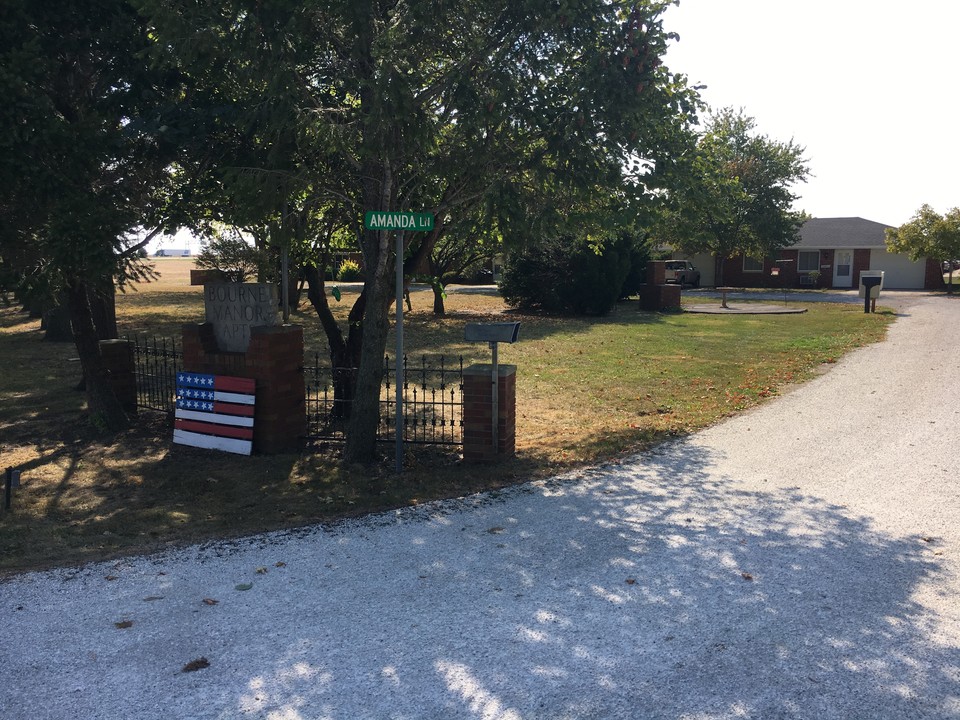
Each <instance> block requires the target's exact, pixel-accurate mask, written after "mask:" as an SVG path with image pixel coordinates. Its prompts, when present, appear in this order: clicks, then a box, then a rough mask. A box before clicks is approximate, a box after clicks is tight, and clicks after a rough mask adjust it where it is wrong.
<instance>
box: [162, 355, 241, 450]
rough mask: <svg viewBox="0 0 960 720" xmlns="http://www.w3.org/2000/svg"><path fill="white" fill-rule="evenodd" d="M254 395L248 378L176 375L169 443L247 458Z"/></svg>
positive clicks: (192, 374) (181, 373)
mask: <svg viewBox="0 0 960 720" xmlns="http://www.w3.org/2000/svg"><path fill="white" fill-rule="evenodd" d="M255 394H256V380H254V379H252V378H238V377H229V376H227V375H207V374H204V373H192V372H186V371H183V372H179V373H177V410H176V415H175V421H174V428H173V441H174V442H175V443H178V444H180V445H190V446H192V447H199V448H209V449H212V450H224V451H226V452H232V453H237V454H240V455H249V454H250V452H251V450H252V449H253V410H254V397H255Z"/></svg>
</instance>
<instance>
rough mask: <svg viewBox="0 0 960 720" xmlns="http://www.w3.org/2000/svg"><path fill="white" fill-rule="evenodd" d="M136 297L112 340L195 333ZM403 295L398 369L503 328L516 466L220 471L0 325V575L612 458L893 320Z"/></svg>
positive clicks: (178, 296) (23, 327) (153, 419)
mask: <svg viewBox="0 0 960 720" xmlns="http://www.w3.org/2000/svg"><path fill="white" fill-rule="evenodd" d="M169 268H170V266H169V265H168V266H167V268H164V267H162V266H161V270H162V271H164V270H167V272H171V270H170V269H169ZM173 276H174V275H173V274H172V272H171V274H167V275H166V277H167V278H171V277H173ZM183 282H184V283H185V282H188V280H186V279H184V281H183ZM141 290H142V291H141V292H137V293H130V294H128V295H124V296H121V297H120V298H118V303H117V308H118V317H119V322H120V326H121V333H125V332H137V333H144V332H146V333H150V334H161V335H168V336H171V335H174V334H176V333H177V332H178V331H179V328H180V326H181V325H182V323H184V322H192V321H199V320H201V319H202V317H203V300H202V295H201V293H200V292H199V289H190V288H189V287H184V288H178V287H174V286H171V285H165V284H163V283H157V284H154V285H151V286H147V287H144V288H141ZM343 292H344V295H345V296H348V297H347V300H348V302H344V303H339V304H337V308H339V309H338V312H340V313H342V317H341V321H346V315H347V313H348V311H349V306H350V305H351V304H352V303H351V302H349V300H350V297H349V296H350V294H351V293H355V292H356V291H355V290H349V289H344V290H343ZM411 295H412V303H413V311H412V312H410V313H407V314H406V315H405V317H406V330H405V335H406V350H407V353H408V354H409V355H410V356H412V357H418V356H419V355H421V354H424V353H426V354H429V355H431V356H434V355H444V356H446V357H448V358H450V357H456V356H458V355H463V356H464V365H465V366H466V365H469V364H471V363H474V362H481V363H482V362H489V350H488V348H486V347H485V346H481V345H477V344H468V343H466V342H465V341H464V339H463V328H464V324H465V323H467V322H476V321H491V320H502V319H504V318H505V317H509V318H510V319H517V320H520V322H521V331H520V338H521V340H520V342H518V343H516V344H515V345H509V346H501V348H500V362H501V363H505V364H507V363H509V364H514V365H516V366H517V367H518V371H517V373H518V381H517V457H516V458H514V459H512V460H508V461H504V462H499V463H495V464H485V465H475V466H472V465H466V464H464V463H462V462H461V461H460V459H459V457H458V456H457V455H456V453H454V452H451V451H449V450H441V449H435V448H429V447H413V448H410V449H409V450H408V452H407V456H406V471H405V472H404V473H403V474H401V475H397V474H395V473H394V472H393V471H392V462H385V463H383V464H382V465H381V466H374V467H369V468H367V467H364V468H354V467H343V466H341V465H340V463H339V461H338V459H337V453H336V449H335V448H333V449H329V448H328V449H326V450H323V449H320V450H318V451H312V452H303V453H301V454H291V455H278V456H263V455H254V456H252V457H244V456H232V455H229V454H225V453H218V452H213V451H204V450H199V449H195V448H189V447H184V446H174V445H173V444H172V442H171V436H172V430H171V428H170V425H169V423H168V421H167V419H166V418H165V417H164V416H163V415H158V414H151V413H148V412H141V413H140V415H139V417H138V418H137V420H136V422H135V423H134V426H133V427H132V428H131V429H130V430H129V431H127V432H126V433H124V434H121V435H119V436H117V437H114V438H110V439H107V440H105V439H103V437H102V436H99V435H98V433H97V432H95V430H94V429H93V428H91V420H90V418H89V417H87V416H86V415H85V408H84V406H83V394H82V393H78V392H76V391H75V390H74V389H73V388H74V387H75V386H76V384H77V380H78V373H79V367H78V364H77V363H76V362H74V361H73V358H74V357H75V355H76V353H75V350H74V349H73V348H72V346H70V345H69V344H64V343H47V342H43V340H42V339H41V338H42V335H43V333H42V331H41V330H40V329H39V321H37V320H30V319H29V318H28V317H27V316H26V315H25V314H23V313H21V312H19V311H18V310H17V309H16V308H6V309H0V349H2V352H3V356H4V358H5V359H6V360H7V363H6V367H7V372H5V374H4V377H3V379H2V380H0V437H2V446H0V452H2V454H3V462H4V465H5V466H11V467H18V468H20V469H21V470H22V478H21V482H22V485H21V487H20V488H19V489H18V490H16V491H15V496H14V502H13V509H12V511H11V512H9V513H7V514H0V573H3V572H11V571H16V570H20V569H24V568H33V567H43V566H50V565H54V564H72V563H79V562H84V561H87V560H92V559H103V558H108V557H112V556H116V555H119V554H123V553H130V552H149V551H154V550H160V549H164V548H167V547H170V546H171V545H176V544H181V543H187V542H195V541H202V540H206V539H210V538H217V537H232V536H236V535H243V534H249V533H253V532H259V531H265V530H271V529H277V528H283V527H294V526H300V525H306V524H309V523H315V522H318V521H323V520H330V519H335V518H341V517H345V516H350V515H355V514H359V513H367V512H373V511H378V510H385V509H389V508H396V507H400V506H404V505H410V504H417V503H421V502H426V501H429V500H431V499H435V498H441V497H455V496H460V495H465V494H469V493H473V492H478V491H481V490H489V489H494V488H498V487H503V486H506V485H510V484H513V483H516V482H520V481H524V480H528V479H532V478H536V477H542V476H547V475H550V474H553V473H557V472H561V471H563V470H565V469H567V468H570V467H572V466H576V465H581V464H584V463H593V462H597V461H602V460H608V459H612V458H616V457H619V456H621V455H622V454H623V453H631V452H636V451H639V450H642V449H644V448H648V447H650V446H651V445H654V444H656V443H658V442H662V441H663V440H665V439H667V438H670V437H674V436H677V435H682V434H684V433H689V432H693V431H695V430H697V429H699V428H702V427H705V426H707V425H710V424H711V423H714V422H717V421H718V420H720V419H722V418H723V417H725V416H728V415H730V414H732V413H735V412H739V411H741V410H743V409H744V408H747V407H750V406H752V405H755V404H756V403H759V402H763V401H764V400H766V399H768V398H770V397H772V396H775V395H777V394H779V393H781V392H783V391H784V389H785V388H788V387H790V386H791V385H793V384H795V383H798V382H802V381H803V380H805V379H807V378H809V377H811V376H812V375H813V374H815V373H817V372H819V371H820V369H821V368H822V367H823V366H824V364H829V363H832V362H834V361H836V360H837V359H838V358H839V357H841V356H842V355H843V354H844V353H846V352H848V351H849V350H851V349H852V348H855V347H858V346H860V345H863V344H866V343H869V342H874V341H876V340H879V339H881V338H882V337H883V336H884V333H885V331H886V327H887V325H888V323H889V322H890V321H891V320H892V319H893V317H894V316H893V314H892V313H890V312H883V311H881V312H878V313H875V314H865V313H863V311H862V309H860V308H859V307H858V306H856V305H833V304H829V303H811V304H810V305H808V306H807V307H808V309H809V311H808V312H807V313H805V314H802V315H763V316H760V315H756V316H750V315H734V316H711V315H694V314H683V313H671V314H658V313H644V312H639V311H637V309H636V304H635V303H629V304H620V305H619V306H617V308H616V309H615V312H613V313H612V314H610V315H608V316H606V317H603V318H599V319H597V318H593V319H586V318H578V319H568V318H557V317H544V316H538V315H520V314H517V313H510V314H509V315H504V313H506V312H507V310H506V308H505V305H504V303H503V301H502V299H501V298H499V297H498V296H497V295H496V293H495V292H491V293H490V294H482V293H457V292H450V293H448V300H447V308H446V309H447V315H446V316H444V317H441V318H438V317H436V316H434V315H433V313H432V302H431V299H432V293H430V292H429V291H426V292H413V293H412V294H411ZM292 319H293V321H294V322H297V323H300V324H302V325H303V326H304V327H305V337H306V338H307V341H308V347H307V353H308V355H310V356H311V357H312V354H313V353H314V352H318V353H321V354H324V352H325V346H324V344H323V343H322V340H321V332H320V330H319V328H318V327H317V320H316V318H315V316H312V315H311V314H310V313H309V312H308V311H306V310H304V311H295V312H294V313H293V316H292ZM390 342H391V343H392V340H391V341H390ZM391 346H392V345H388V347H391ZM391 454H392V447H386V446H385V447H384V455H385V456H386V457H391V456H392V455H391Z"/></svg>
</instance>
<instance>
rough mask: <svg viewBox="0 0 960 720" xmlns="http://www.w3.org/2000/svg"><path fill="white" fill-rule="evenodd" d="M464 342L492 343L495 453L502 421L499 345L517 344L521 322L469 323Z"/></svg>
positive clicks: (465, 330) (491, 374)
mask: <svg viewBox="0 0 960 720" xmlns="http://www.w3.org/2000/svg"><path fill="white" fill-rule="evenodd" d="M463 334H464V340H466V341H467V342H486V343H490V350H491V351H492V354H493V360H492V366H491V370H490V382H491V388H490V392H491V395H490V397H491V405H492V406H493V407H492V414H493V428H492V429H493V447H494V452H496V448H498V447H499V439H498V437H497V434H498V423H499V421H500V403H499V382H500V369H499V366H498V364H497V345H498V344H499V343H502V342H505V343H515V342H516V341H517V338H518V337H519V335H520V323H519V322H498V323H467V326H466V328H465V329H464V333H463Z"/></svg>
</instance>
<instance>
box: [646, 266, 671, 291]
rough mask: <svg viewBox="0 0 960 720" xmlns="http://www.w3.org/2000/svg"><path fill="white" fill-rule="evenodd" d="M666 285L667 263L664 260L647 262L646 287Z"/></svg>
mask: <svg viewBox="0 0 960 720" xmlns="http://www.w3.org/2000/svg"><path fill="white" fill-rule="evenodd" d="M666 284H667V261H666V260H648V261H647V285H666Z"/></svg>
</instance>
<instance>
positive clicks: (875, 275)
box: [860, 270, 883, 313]
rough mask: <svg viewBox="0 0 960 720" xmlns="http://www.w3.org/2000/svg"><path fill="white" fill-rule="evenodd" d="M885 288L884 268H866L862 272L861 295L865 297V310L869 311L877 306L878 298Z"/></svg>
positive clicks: (865, 311)
mask: <svg viewBox="0 0 960 720" xmlns="http://www.w3.org/2000/svg"><path fill="white" fill-rule="evenodd" d="M882 288H883V270H864V271H862V272H861V273H860V297H862V298H863V312H864V313H869V312H870V310H871V302H872V309H873V310H876V308H877V298H878V297H880V290H881V289H882Z"/></svg>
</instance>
